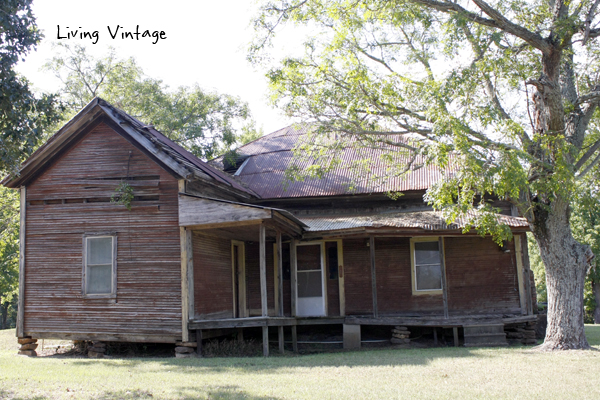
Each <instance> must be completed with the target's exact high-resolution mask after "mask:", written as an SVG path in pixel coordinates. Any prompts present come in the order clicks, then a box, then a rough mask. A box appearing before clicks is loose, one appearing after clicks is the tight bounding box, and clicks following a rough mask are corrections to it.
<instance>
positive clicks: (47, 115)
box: [0, 0, 60, 174]
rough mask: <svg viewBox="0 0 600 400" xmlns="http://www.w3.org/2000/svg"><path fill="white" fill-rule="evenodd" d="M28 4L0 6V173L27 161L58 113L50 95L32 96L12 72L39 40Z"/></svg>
mask: <svg viewBox="0 0 600 400" xmlns="http://www.w3.org/2000/svg"><path fill="white" fill-rule="evenodd" d="M31 1H32V0H5V1H3V2H2V3H0V174H4V173H6V172H7V171H11V172H12V171H14V170H15V169H16V168H17V166H18V165H19V162H20V161H22V160H24V159H25V158H27V156H28V155H29V154H30V153H31V152H32V151H33V149H34V148H35V147H36V146H37V145H38V143H39V140H40V138H41V137H42V133H43V130H44V129H45V128H46V127H47V126H48V125H50V124H52V123H53V122H54V121H55V120H56V119H57V117H58V113H59V112H60V109H58V108H57V107H56V106H57V105H56V102H55V97H54V96H52V95H41V96H36V95H35V94H34V93H33V92H32V90H31V89H30V87H29V82H28V81H27V79H25V78H24V77H22V76H20V75H19V74H18V73H17V72H16V71H15V66H16V65H17V63H18V62H19V61H20V60H21V59H24V58H25V56H26V55H27V54H28V53H29V52H30V51H32V50H34V49H35V46H36V45H37V43H38V42H39V41H40V40H41V38H42V35H41V33H40V32H39V30H38V29H37V26H36V24H35V17H34V16H33V13H32V12H31Z"/></svg>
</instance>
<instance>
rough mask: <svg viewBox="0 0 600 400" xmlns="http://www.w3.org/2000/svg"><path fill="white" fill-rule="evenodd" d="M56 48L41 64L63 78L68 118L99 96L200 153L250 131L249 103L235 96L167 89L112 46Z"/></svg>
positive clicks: (215, 151) (194, 88)
mask: <svg viewBox="0 0 600 400" xmlns="http://www.w3.org/2000/svg"><path fill="white" fill-rule="evenodd" d="M56 48H57V55H56V56H55V57H54V58H53V59H52V60H50V61H49V62H48V63H47V64H46V66H45V67H46V69H47V70H50V71H52V72H53V73H54V74H55V75H56V76H57V77H58V78H59V79H60V80H61V81H62V82H63V88H62V90H61V95H62V98H63V99H64V101H65V102H66V103H67V104H68V105H69V113H68V114H67V116H68V117H72V116H73V115H74V114H75V113H77V112H78V111H79V110H80V109H81V108H83V107H84V106H85V105H86V104H87V103H88V102H89V101H90V100H92V99H93V98H94V97H96V96H98V97H102V98H103V99H105V100H107V101H108V102H110V103H112V104H114V105H115V106H117V107H119V108H121V109H123V110H125V111H127V112H128V113H129V114H130V115H132V116H134V117H136V118H138V119H139V120H141V121H142V122H144V123H147V124H153V125H154V126H155V127H156V129H158V130H159V131H161V132H162V133H163V134H165V135H166V136H168V137H169V138H170V139H172V140H174V141H175V142H177V143H178V144H180V145H181V146H183V147H184V148H186V149H188V150H189V151H191V152H192V153H194V154H195V155H196V156H198V157H200V158H212V157H213V156H215V155H217V154H220V153H222V152H223V151H225V150H226V149H228V148H229V147H230V146H231V145H233V144H234V143H236V140H237V136H238V131H242V130H243V131H244V132H246V131H248V130H250V131H252V130H253V126H254V124H253V121H252V118H251V116H250V110H249V108H248V105H247V104H246V103H245V102H243V101H241V100H240V99H239V98H237V97H234V96H230V95H226V94H219V93H216V92H208V91H206V90H203V89H202V88H200V86H198V85H194V86H191V87H183V86H182V87H179V88H177V89H175V90H170V89H169V88H168V86H167V85H165V84H164V83H163V82H162V81H161V80H159V79H154V78H150V77H148V76H146V75H145V74H144V72H143V70H142V68H141V67H140V66H139V65H138V64H137V63H136V61H135V59H133V58H129V59H119V58H118V57H117V55H116V54H115V51H114V49H111V50H110V51H109V53H108V54H107V55H105V56H104V57H101V58H95V57H93V56H91V55H90V54H88V52H87V50H86V49H85V47H82V46H73V47H70V46H67V45H57V46H56Z"/></svg>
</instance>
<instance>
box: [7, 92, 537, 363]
mask: <svg viewBox="0 0 600 400" xmlns="http://www.w3.org/2000/svg"><path fill="white" fill-rule="evenodd" d="M303 134H304V132H303V131H302V129H300V128H293V127H288V128H285V129H282V130H280V131H277V132H274V133H272V134H270V135H266V136H264V137H262V138H260V139H258V140H256V141H254V142H251V143H249V144H247V145H245V146H243V147H241V148H240V149H239V150H238V153H237V154H238V159H237V162H224V161H223V160H219V159H217V160H214V161H213V162H212V163H211V164H209V163H206V162H203V161H201V160H199V159H198V158H196V157H195V156H193V155H192V154H191V153H189V152H187V151H186V150H184V149H183V148H181V147H180V146H178V145H177V144H175V143H174V142H172V141H170V140H169V139H167V138H166V137H165V136H163V135H162V134H161V133H159V132H157V131H156V130H155V129H154V128H153V127H152V126H146V125H144V124H142V123H140V122H139V121H138V120H136V119H134V118H132V117H130V116H129V115H127V114H126V113H124V112H123V111H121V110H119V109H117V108H115V107H113V106H111V105H110V104H108V103H107V102H105V101H103V100H101V99H94V100H93V101H92V102H91V103H90V104H88V105H87V106H86V107H85V108H84V109H83V110H82V111H81V112H80V113H79V114H77V115H76V116H75V117H74V118H73V119H72V120H71V121H70V122H69V123H67V124H66V125H65V126H64V127H63V128H62V129H60V130H59V131H58V132H57V133H56V134H55V135H54V136H53V137H52V138H51V139H50V140H49V141H48V142H47V143H46V144H44V145H43V146H42V147H41V148H40V149H39V150H37V151H36V152H35V153H34V154H33V155H32V156H31V157H30V158H29V159H28V160H27V161H26V162H24V163H23V165H22V166H21V169H20V172H19V174H18V175H13V176H9V177H7V178H5V179H4V181H3V182H2V183H3V184H4V185H5V186H7V187H10V188H15V189H16V188H19V189H20V192H21V259H20V282H19V309H18V325H17V336H18V337H19V341H20V343H22V344H23V347H22V352H23V353H24V354H32V352H34V351H35V346H36V344H35V340H36V339H43V338H57V339H72V340H90V341H95V342H110V341H120V342H155V343H174V344H175V343H178V344H179V347H178V348H181V351H182V352H183V353H185V352H192V351H193V348H194V347H196V346H198V347H201V344H202V338H203V337H204V338H206V337H209V336H211V334H212V332H214V331H216V330H218V331H220V332H222V331H224V330H234V329H236V330H240V329H248V328H253V329H258V330H259V331H260V329H261V328H262V338H263V349H264V353H265V354H268V351H269V346H268V339H269V334H270V333H271V335H272V336H273V338H275V337H277V339H278V341H279V349H280V350H283V347H284V337H287V338H290V339H291V342H292V345H293V348H294V349H296V348H297V347H296V346H297V328H298V327H303V328H302V329H312V328H306V327H307V326H309V327H316V326H328V327H331V329H334V328H335V329H339V331H340V332H342V333H341V335H342V337H343V344H344V347H345V348H358V347H360V345H361V329H366V327H369V326H374V325H375V326H377V325H379V326H389V327H390V329H391V330H390V335H392V333H393V332H395V335H396V336H395V337H397V338H400V340H403V339H410V333H409V330H410V329H415V328H418V327H430V328H435V329H433V332H437V329H438V328H439V329H441V328H445V329H453V335H454V341H455V343H456V344H458V343H464V344H465V345H467V346H469V345H485V344H496V345H497V344H503V343H504V344H505V343H506V334H505V331H504V327H505V326H508V325H510V324H517V323H530V322H531V321H534V320H535V315H534V308H535V291H534V287H533V286H532V282H533V278H532V274H531V273H530V270H529V261H528V255H527V241H526V238H525V232H526V231H527V230H528V225H527V223H526V221H525V220H524V219H523V218H519V217H518V216H516V215H515V214H514V213H511V207H510V205H509V204H508V203H506V204H505V203H502V202H501V201H498V202H497V205H498V206H499V207H501V208H502V209H503V210H504V213H503V215H499V217H498V218H500V219H501V221H502V222H503V223H505V224H506V225H508V226H509V227H510V228H511V229H512V232H513V233H514V240H513V241H511V242H508V243H506V244H505V246H503V247H500V246H498V245H497V244H496V243H494V242H493V241H492V240H491V238H489V237H486V238H483V237H481V236H478V235H476V234H474V233H466V234H462V233H461V228H462V225H461V221H457V222H456V223H455V224H452V225H447V224H446V223H445V222H444V220H443V219H442V218H441V216H440V214H439V213H438V212H435V211H433V210H432V209H431V208H430V207H428V206H427V205H426V204H424V202H423V194H424V193H425V190H426V189H427V188H428V187H430V185H432V184H433V183H434V182H435V181H436V180H437V179H440V177H441V174H440V172H439V171H436V170H434V169H431V168H429V169H428V168H422V169H420V170H417V171H414V172H411V173H409V174H408V175H407V176H405V177H402V178H396V179H394V180H391V181H390V182H388V183H387V184H386V185H387V186H384V187H379V186H377V185H375V184H373V183H370V182H373V180H366V181H365V183H363V184H362V185H358V186H357V187H355V188H353V190H352V191H349V188H348V183H349V182H350V181H351V180H352V176H351V172H350V171H349V170H347V169H344V168H343V166H341V167H340V168H339V169H338V170H336V171H333V172H331V173H328V174H327V175H326V176H325V177H324V178H323V179H320V180H306V181H304V182H285V178H284V174H285V170H286V168H287V166H288V165H289V163H290V162H291V160H292V157H293V156H292V151H291V150H292V149H293V147H294V146H295V144H296V143H297V141H298V139H299V138H300V137H302V135H303ZM348 157H352V155H351V154H349V155H348ZM373 171H375V172H376V171H377V168H374V169H373ZM123 188H125V189H126V190H127V191H129V194H130V195H131V197H130V202H129V204H126V205H127V206H129V207H126V206H125V205H123V204H118V203H115V202H113V201H111V198H113V197H114V196H115V193H117V192H119V190H121V192H123ZM388 190H394V191H400V192H402V193H403V194H404V195H403V196H402V197H400V198H399V199H398V200H392V199H390V198H389V197H388V196H387V195H386V192H387V191H388ZM394 327H396V328H394ZM269 328H273V329H272V331H271V332H270V331H269ZM403 332H405V333H403ZM390 337H391V336H390ZM102 348H103V345H102V344H97V345H96V346H95V350H96V351H97V352H101V351H102ZM198 351H200V350H198ZM28 352H29V353H28Z"/></svg>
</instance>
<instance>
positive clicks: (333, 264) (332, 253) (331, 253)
mask: <svg viewBox="0 0 600 400" xmlns="http://www.w3.org/2000/svg"><path fill="white" fill-rule="evenodd" d="M326 246H327V265H328V268H329V279H338V265H339V263H338V249H337V243H335V242H333V243H332V242H329V243H326Z"/></svg>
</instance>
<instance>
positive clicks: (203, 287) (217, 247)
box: [192, 232, 233, 319]
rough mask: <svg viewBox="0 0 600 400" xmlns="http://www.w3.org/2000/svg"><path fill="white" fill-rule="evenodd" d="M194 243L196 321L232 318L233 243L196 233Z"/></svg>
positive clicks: (193, 238)
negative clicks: (197, 319)
mask: <svg viewBox="0 0 600 400" xmlns="http://www.w3.org/2000/svg"><path fill="white" fill-rule="evenodd" d="M192 241H193V246H194V302H195V316H196V318H199V319H210V318H232V317H233V282H232V281H231V279H232V265H231V240H229V239H223V238H219V237H215V236H208V235H203V234H200V233H198V232H194V234H193V237H192Z"/></svg>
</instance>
